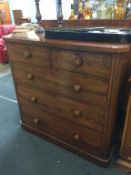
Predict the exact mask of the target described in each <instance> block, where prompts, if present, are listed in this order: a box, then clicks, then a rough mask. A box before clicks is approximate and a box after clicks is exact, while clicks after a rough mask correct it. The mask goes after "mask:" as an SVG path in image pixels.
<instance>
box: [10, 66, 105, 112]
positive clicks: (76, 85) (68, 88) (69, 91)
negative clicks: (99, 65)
mask: <svg viewBox="0 0 131 175" xmlns="http://www.w3.org/2000/svg"><path fill="white" fill-rule="evenodd" d="M13 70H14V71H13V72H14V76H15V80H16V82H17V83H19V82H21V83H25V84H28V85H30V86H31V87H37V88H39V89H42V90H45V91H47V92H50V93H52V94H55V95H60V96H66V97H68V98H71V99H73V100H77V101H81V102H83V103H87V104H89V105H91V106H96V107H100V108H101V109H105V103H106V98H107V91H108V82H107V81H104V80H100V79H96V78H93V77H85V76H80V75H76V74H72V73H62V72H57V71H53V70H51V69H50V70H49V69H40V68H37V67H31V66H28V68H27V67H26V65H24V64H17V63H13Z"/></svg>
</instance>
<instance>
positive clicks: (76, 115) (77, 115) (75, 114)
mask: <svg viewBox="0 0 131 175" xmlns="http://www.w3.org/2000/svg"><path fill="white" fill-rule="evenodd" d="M73 114H74V116H75V117H80V115H81V111H80V110H78V109H76V110H74V111H73Z"/></svg>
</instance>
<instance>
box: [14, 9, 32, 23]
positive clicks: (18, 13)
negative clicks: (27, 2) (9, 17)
mask: <svg viewBox="0 0 131 175" xmlns="http://www.w3.org/2000/svg"><path fill="white" fill-rule="evenodd" d="M13 16H14V21H15V24H16V25H20V24H22V23H26V22H27V23H30V22H31V18H29V17H27V18H25V17H23V12H22V10H13Z"/></svg>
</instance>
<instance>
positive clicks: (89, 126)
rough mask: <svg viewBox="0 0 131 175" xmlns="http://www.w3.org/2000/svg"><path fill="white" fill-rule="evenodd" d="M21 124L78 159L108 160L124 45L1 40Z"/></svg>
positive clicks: (30, 36) (27, 36)
mask: <svg viewBox="0 0 131 175" xmlns="http://www.w3.org/2000/svg"><path fill="white" fill-rule="evenodd" d="M5 41H6V44H7V50H8V56H9V60H10V63H11V68H12V73H13V78H14V83H15V87H16V92H17V98H18V103H19V108H20V112H21V124H22V126H23V127H24V128H26V129H27V130H29V131H31V132H34V133H37V134H40V135H42V136H43V137H44V138H46V139H48V140H50V141H52V142H54V143H57V144H59V145H61V146H63V147H65V148H67V149H69V150H71V151H73V152H75V153H77V154H79V155H80V156H82V157H84V158H87V159H88V160H91V161H93V162H95V163H97V164H99V165H104V166H106V165H107V164H109V162H110V160H111V155H112V150H113V136H114V129H115V125H116V121H117V117H118V115H117V111H118V104H119V103H118V102H119V97H120V91H121V86H122V83H123V81H124V78H125V74H126V70H127V66H128V65H129V62H131V59H130V46H129V45H128V44H112V43H106V44H105V43H93V42H76V41H64V40H61V41H60V40H51V39H45V38H44V36H42V34H41V35H36V34H34V32H29V33H22V34H12V35H10V36H6V37H5Z"/></svg>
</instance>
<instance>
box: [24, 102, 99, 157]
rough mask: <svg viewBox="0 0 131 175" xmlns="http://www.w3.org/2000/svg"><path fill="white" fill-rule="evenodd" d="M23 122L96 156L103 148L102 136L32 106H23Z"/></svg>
mask: <svg viewBox="0 0 131 175" xmlns="http://www.w3.org/2000/svg"><path fill="white" fill-rule="evenodd" d="M21 108H22V113H23V115H22V121H23V123H25V124H28V125H29V126H32V127H33V128H35V129H37V130H38V131H40V132H44V133H46V134H47V135H51V136H52V137H55V138H57V139H60V140H63V141H64V142H67V143H68V144H71V145H73V146H76V147H79V148H81V149H84V150H86V151H89V152H91V151H92V153H93V154H95V152H94V151H96V152H98V149H99V148H101V147H102V136H101V135H99V134H98V133H96V132H94V131H93V130H90V129H88V128H85V127H81V126H80V125H77V124H74V123H71V122H68V121H65V120H62V119H59V118H57V117H56V116H54V115H51V114H49V113H47V112H43V111H41V110H38V109H37V108H34V107H33V106H31V105H26V104H22V105H21Z"/></svg>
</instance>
